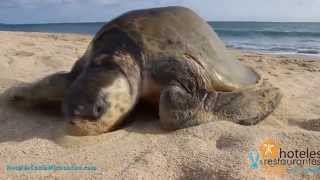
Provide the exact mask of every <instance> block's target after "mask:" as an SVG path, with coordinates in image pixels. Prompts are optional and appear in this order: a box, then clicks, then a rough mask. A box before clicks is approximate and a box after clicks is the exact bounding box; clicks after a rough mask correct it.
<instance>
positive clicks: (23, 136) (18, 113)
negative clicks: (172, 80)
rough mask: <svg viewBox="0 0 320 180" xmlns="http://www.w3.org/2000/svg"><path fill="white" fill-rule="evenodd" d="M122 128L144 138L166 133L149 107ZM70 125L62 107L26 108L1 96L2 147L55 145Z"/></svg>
mask: <svg viewBox="0 0 320 180" xmlns="http://www.w3.org/2000/svg"><path fill="white" fill-rule="evenodd" d="M125 122H126V123H124V124H123V125H122V126H121V127H119V128H118V129H124V130H126V131H128V132H130V133H131V132H133V133H143V134H159V133H164V132H165V131H163V130H162V129H161V128H160V125H159V122H158V117H157V112H156V111H155V110H153V109H152V108H149V106H148V105H140V104H139V105H138V106H137V108H135V110H134V111H133V112H132V113H130V114H129V116H128V117H127V118H126V120H125ZM67 123H68V122H67V121H66V120H65V119H64V118H63V115H62V111H61V104H50V105H48V104H42V105H39V106H33V107H32V108H31V107H27V108H26V107H24V106H21V105H16V104H15V103H13V102H12V101H8V100H7V98H6V97H5V95H4V94H1V95H0V143H2V142H8V141H16V142H19V141H25V140H28V139H32V138H41V139H48V140H52V141H55V139H57V137H59V136H61V134H62V132H65V128H66V125H67Z"/></svg>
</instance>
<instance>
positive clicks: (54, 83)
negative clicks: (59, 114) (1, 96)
mask: <svg viewBox="0 0 320 180" xmlns="http://www.w3.org/2000/svg"><path fill="white" fill-rule="evenodd" d="M71 82H72V81H71V78H70V77H69V73H65V72H59V73H56V74H53V75H50V76H47V77H45V78H43V79H41V80H39V81H36V82H34V83H21V84H19V85H18V86H15V87H12V88H10V89H8V90H7V91H6V92H5V94H6V96H7V99H8V101H10V102H12V103H13V104H24V105H28V106H34V105H42V104H50V103H61V102H62V100H63V98H64V94H65V91H66V90H67V88H68V87H69V85H70V84H71Z"/></svg>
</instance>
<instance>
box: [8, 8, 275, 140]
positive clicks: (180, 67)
mask: <svg viewBox="0 0 320 180" xmlns="http://www.w3.org/2000/svg"><path fill="white" fill-rule="evenodd" d="M11 97H12V98H14V99H20V100H24V101H27V102H30V103H33V104H37V103H39V102H41V103H43V102H45V103H50V102H53V101H56V102H57V101H59V102H62V104H63V111H64V114H65V117H66V118H67V119H69V120H70V123H71V124H72V126H73V128H74V129H76V131H77V132H78V134H79V135H96V134H100V133H104V132H108V131H111V130H113V129H114V128H115V127H117V125H119V124H121V123H122V121H123V119H124V117H125V116H126V115H127V114H128V113H129V112H130V111H131V110H132V109H133V108H134V106H135V105H136V104H137V103H138V101H139V100H141V99H145V100H147V101H149V102H151V103H153V104H156V105H158V107H159V115H160V122H161V124H162V125H163V127H164V128H167V129H170V130H176V129H181V128H186V127H191V126H195V125H199V124H202V123H207V122H212V121H218V120H227V121H232V122H236V123H239V124H244V125H252V124H256V123H258V122H259V121H261V120H263V119H264V118H265V117H266V116H268V115H269V114H270V113H271V112H273V110H274V109H275V108H276V107H277V105H278V104H279V102H280V100H281V93H280V92H279V89H277V88H274V87H272V86H271V85H270V84H268V83H266V82H264V81H262V79H261V77H260V76H259V75H258V74H257V73H256V72H255V71H254V70H253V69H251V68H249V67H247V66H244V65H243V64H241V63H240V62H239V61H238V60H237V59H235V57H233V56H232V54H231V53H229V52H228V51H227V49H226V48H225V46H224V44H223V43H222V41H221V40H219V38H218V36H217V35H216V34H215V32H214V31H213V30H212V29H211V28H210V27H209V25H208V24H207V23H206V22H205V21H204V20H203V19H202V18H200V17H199V16H198V15H197V14H195V13H194V12H193V11H191V10H190V9H187V8H183V7H167V8H155V9H146V10H138V11H132V12H128V13H126V14H124V15H122V16H120V17H118V18H116V19H114V20H113V21H111V22H109V23H107V24H106V25H105V26H104V27H103V28H102V29H101V30H100V31H99V32H98V33H97V34H96V36H95V37H94V39H93V40H92V42H91V43H90V45H89V47H88V49H87V51H86V52H85V54H84V55H83V57H82V58H80V59H79V60H78V61H77V62H76V63H75V65H74V67H73V68H72V70H71V71H70V72H69V73H57V74H54V75H52V76H49V77H46V78H44V79H43V80H40V81H38V82H35V83H33V84H30V85H25V86H22V87H18V88H14V89H12V90H11Z"/></svg>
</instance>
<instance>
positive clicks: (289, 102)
mask: <svg viewBox="0 0 320 180" xmlns="http://www.w3.org/2000/svg"><path fill="white" fill-rule="evenodd" d="M91 38H92V37H90V36H84V35H72V34H46V33H20V32H0V94H1V93H3V92H4V91H5V90H6V89H7V88H9V87H11V86H13V85H15V84H16V83H19V82H21V81H23V82H32V81H34V80H36V79H39V78H41V77H44V76H46V75H49V74H51V73H54V72H57V71H61V70H69V69H70V67H71V66H72V64H73V63H74V61H75V60H76V59H77V58H78V57H79V56H81V55H82V53H83V52H84V51H85V49H86V47H87V45H88V43H89V41H90V40H91ZM234 53H235V54H236V55H237V56H238V57H239V58H240V60H241V61H242V62H243V63H245V64H247V65H249V66H252V67H253V68H255V69H256V70H257V71H258V72H259V73H261V74H263V75H264V77H265V78H267V79H269V81H270V82H271V83H272V84H274V85H275V86H276V87H279V88H280V89H281V91H282V92H283V94H284V98H283V100H282V102H281V104H280V106H279V108H278V109H277V110H276V111H275V112H274V113H273V114H272V115H271V116H269V117H268V118H267V119H265V120H264V121H263V122H262V123H260V124H258V125H256V126H249V127H248V126H241V125H237V124H233V123H230V122H224V121H221V122H212V123H208V124H204V125H201V126H197V127H193V128H188V129H183V130H179V131H176V132H164V131H162V130H161V129H160V128H159V124H158V122H157V117H156V116H155V115H154V114H152V113H149V114H148V113H143V114H142V113H140V114H139V113H137V114H136V115H134V116H133V117H131V118H132V119H134V120H135V121H134V122H133V123H131V124H129V125H128V126H126V127H125V128H123V129H120V130H117V131H115V132H112V133H107V134H103V135H100V136H96V137H81V138H79V137H71V136H65V137H61V136H59V134H61V129H63V127H64V123H65V122H64V121H63V118H62V116H61V115H59V114H56V115H54V114H46V113H43V112H40V111H38V110H36V109H33V110H18V109H15V108H12V107H10V106H8V103H7V102H6V101H5V97H4V95H1V96H0V97H1V98H0V179H18V178H19V179H302V178H305V179H320V172H319V173H318V174H303V175H302V174H300V175H296V174H288V173H276V172H269V171H268V169H264V168H262V167H259V169H258V170H252V169H250V168H249V160H248V158H247V154H248V152H249V151H251V150H253V149H258V148H259V145H260V144H261V143H262V142H263V141H264V140H267V139H274V140H276V141H277V144H278V145H279V146H281V147H282V148H284V149H287V150H295V149H299V150H305V149H306V148H309V149H313V150H320V145H319V144H320V120H319V118H320V58H310V57H298V56H296V57H293V56H284V55H281V56H280V55H277V56H275V55H265V54H258V53H253V52H239V51H234ZM32 163H33V164H35V165H38V164H78V165H81V164H92V165H94V166H96V167H97V170H96V171H93V172H87V171H81V172H77V171H70V172H68V171H40V172H39V171H37V172H16V171H7V165H14V164H32ZM271 170H272V169H271Z"/></svg>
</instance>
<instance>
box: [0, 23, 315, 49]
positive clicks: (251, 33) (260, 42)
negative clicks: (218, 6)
mask: <svg viewBox="0 0 320 180" xmlns="http://www.w3.org/2000/svg"><path fill="white" fill-rule="evenodd" d="M103 24H104V23H61V24H29V25H3V24H0V31H26V32H61V33H84V34H92V35H94V34H95V33H96V32H97V31H98V30H99V28H101V27H102V26H103ZM209 24H210V25H211V26H212V27H213V28H214V30H215V31H216V32H217V33H218V35H219V36H220V38H221V39H222V40H223V41H224V42H225V43H226V44H227V46H229V47H233V48H238V49H247V50H256V51H264V52H271V53H301V54H320V23H272V22H209Z"/></svg>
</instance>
